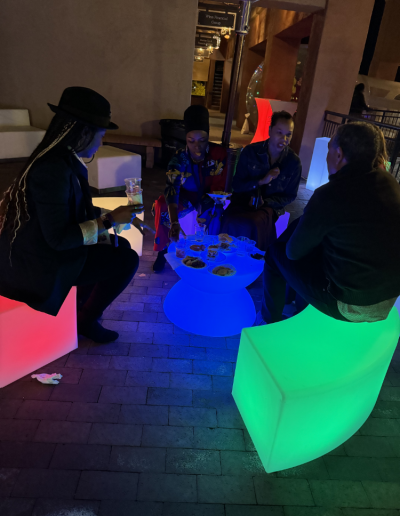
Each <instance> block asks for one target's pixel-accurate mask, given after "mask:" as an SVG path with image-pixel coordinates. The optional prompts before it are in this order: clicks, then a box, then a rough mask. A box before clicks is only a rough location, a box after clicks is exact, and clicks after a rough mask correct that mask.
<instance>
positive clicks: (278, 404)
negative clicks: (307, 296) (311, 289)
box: [232, 306, 400, 473]
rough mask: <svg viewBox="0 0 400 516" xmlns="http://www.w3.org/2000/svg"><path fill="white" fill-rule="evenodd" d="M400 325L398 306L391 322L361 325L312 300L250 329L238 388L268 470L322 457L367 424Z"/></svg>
mask: <svg viewBox="0 0 400 516" xmlns="http://www.w3.org/2000/svg"><path fill="white" fill-rule="evenodd" d="M399 331H400V319H399V314H398V312H397V309H395V308H393V309H392V311H391V313H390V315H389V317H388V318H387V319H386V320H385V321H380V322H377V323H357V324H356V323H346V322H342V321H336V320H335V319H332V318H330V317H327V316H326V315H324V314H322V313H321V312H319V311H318V310H316V309H315V308H313V307H312V306H308V307H307V308H306V309H305V310H304V311H303V312H302V313H300V314H299V315H296V316H295V317H292V318H291V319H287V320H286V321H282V322H280V323H276V324H271V325H267V326H260V327H257V328H248V329H244V330H243V332H242V336H241V340H240V348H239V355H238V361H237V366H236V372H235V380H234V385H233V392H232V393H233V397H234V399H235V401H236V404H237V406H238V408H239V411H240V413H241V415H242V418H243V420H244V422H245V424H246V427H247V429H248V431H249V433H250V436H251V438H252V440H253V442H254V445H255V447H256V449H257V452H258V454H259V456H260V458H261V461H262V463H263V465H264V468H265V469H266V471H267V472H268V473H271V472H273V471H280V470H283V469H287V468H290V467H294V466H298V465H300V464H304V463H305V462H308V461H310V460H313V459H315V458H317V457H320V456H321V455H324V454H325V453H328V452H329V451H331V450H333V449H334V448H336V447H337V446H339V445H340V444H342V443H343V442H344V441H346V440H347V439H348V438H349V437H351V436H352V435H353V434H354V433H355V432H356V431H357V430H358V429H359V428H360V426H361V425H362V424H363V423H364V422H365V420H366V419H367V418H368V416H369V415H370V413H371V411H372V409H373V407H374V405H375V402H376V399H377V397H378V394H379V391H380V388H381V386H382V382H383V380H384V377H385V374H386V371H387V369H388V367H389V364H390V360H391V358H392V355H393V353H394V350H395V348H396V345H397V341H398V339H399Z"/></svg>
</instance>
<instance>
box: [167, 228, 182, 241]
mask: <svg viewBox="0 0 400 516" xmlns="http://www.w3.org/2000/svg"><path fill="white" fill-rule="evenodd" d="M181 233H182V234H183V236H186V235H185V232H184V231H183V229H182V228H181V226H180V224H174V225H173V226H171V227H170V229H169V231H168V238H169V239H170V240H172V241H173V242H177V241H178V240H179V236H180V234H181Z"/></svg>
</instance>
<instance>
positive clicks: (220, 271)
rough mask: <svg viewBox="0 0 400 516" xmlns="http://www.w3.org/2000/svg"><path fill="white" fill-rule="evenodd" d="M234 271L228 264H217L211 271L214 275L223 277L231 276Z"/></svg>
mask: <svg viewBox="0 0 400 516" xmlns="http://www.w3.org/2000/svg"><path fill="white" fill-rule="evenodd" d="M235 272H236V271H235V269H234V268H233V267H230V266H228V265H219V266H218V267H215V269H213V270H212V273H213V274H215V276H223V277H227V276H233V275H234V274H235Z"/></svg>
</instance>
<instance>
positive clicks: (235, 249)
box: [221, 242, 237, 254]
mask: <svg viewBox="0 0 400 516" xmlns="http://www.w3.org/2000/svg"><path fill="white" fill-rule="evenodd" d="M227 243H229V242H227ZM229 245H230V246H231V245H234V242H231V243H230V244H229ZM236 251H237V246H236V245H235V246H234V247H233V249H232V248H231V247H230V248H229V249H222V248H221V253H225V254H233V253H236Z"/></svg>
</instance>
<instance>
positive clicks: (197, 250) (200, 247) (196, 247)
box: [189, 244, 206, 253]
mask: <svg viewBox="0 0 400 516" xmlns="http://www.w3.org/2000/svg"><path fill="white" fill-rule="evenodd" d="M189 249H190V250H191V251H194V252H195V253H200V252H202V251H205V249H206V246H205V245H203V244H193V245H191V246H190V248H189Z"/></svg>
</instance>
